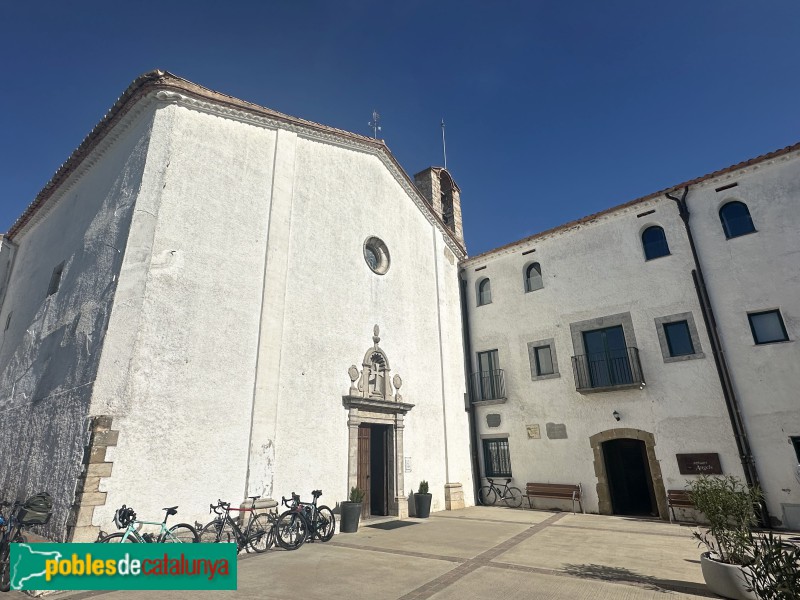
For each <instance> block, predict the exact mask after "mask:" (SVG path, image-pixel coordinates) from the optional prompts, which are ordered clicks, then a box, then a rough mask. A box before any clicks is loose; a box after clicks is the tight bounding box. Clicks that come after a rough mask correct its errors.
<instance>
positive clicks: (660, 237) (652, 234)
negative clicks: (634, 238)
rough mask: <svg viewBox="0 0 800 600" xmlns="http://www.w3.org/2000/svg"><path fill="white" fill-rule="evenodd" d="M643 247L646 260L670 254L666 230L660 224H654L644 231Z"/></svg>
mask: <svg viewBox="0 0 800 600" xmlns="http://www.w3.org/2000/svg"><path fill="white" fill-rule="evenodd" d="M642 247H643V248H644V258H645V260H653V259H654V258H660V257H661V256H669V244H667V236H666V235H664V230H663V229H662V228H661V227H659V226H658V225H652V226H651V227H648V228H647V229H645V230H644V231H643V232H642Z"/></svg>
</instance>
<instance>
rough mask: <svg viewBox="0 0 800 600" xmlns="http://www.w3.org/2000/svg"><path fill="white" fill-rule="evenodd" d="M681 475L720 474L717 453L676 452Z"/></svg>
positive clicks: (720, 466)
mask: <svg viewBox="0 0 800 600" xmlns="http://www.w3.org/2000/svg"><path fill="white" fill-rule="evenodd" d="M675 456H676V457H677V459H678V469H679V470H680V472H681V475H722V465H720V462H719V454H716V453H709V454H676V455H675Z"/></svg>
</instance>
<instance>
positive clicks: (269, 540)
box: [200, 496, 275, 552]
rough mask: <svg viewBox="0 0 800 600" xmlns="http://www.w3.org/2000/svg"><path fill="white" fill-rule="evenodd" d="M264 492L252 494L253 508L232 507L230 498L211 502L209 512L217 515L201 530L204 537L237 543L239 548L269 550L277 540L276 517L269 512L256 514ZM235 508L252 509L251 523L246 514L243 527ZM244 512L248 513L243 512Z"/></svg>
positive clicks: (203, 538)
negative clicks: (245, 522) (234, 515)
mask: <svg viewBox="0 0 800 600" xmlns="http://www.w3.org/2000/svg"><path fill="white" fill-rule="evenodd" d="M260 497H261V496H248V498H250V500H251V502H252V503H251V505H250V508H231V505H230V503H229V502H223V501H222V500H219V501H218V502H217V504H216V506H215V505H213V504H209V509H208V510H209V512H213V513H215V514H216V515H217V518H216V519H214V520H213V521H211V522H210V523H208V524H207V525H206V526H205V527H203V530H202V531H201V532H200V541H201V542H205V543H209V544H219V543H220V542H222V543H235V544H236V548H237V549H238V551H239V552H241V551H242V550H246V551H247V552H250V550H252V551H253V552H266V551H267V550H269V549H270V548H271V547H272V546H273V545H274V543H275V517H273V516H272V515H271V514H269V513H268V512H267V513H258V514H256V500H258V499H259V498H260ZM231 511H235V512H240V513H247V512H249V513H250V519H248V521H247V525H245V524H244V519H243V518H242V527H241V528H239V525H237V523H236V520H235V519H233V518H231ZM242 516H244V515H242Z"/></svg>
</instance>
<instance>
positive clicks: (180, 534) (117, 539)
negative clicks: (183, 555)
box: [97, 504, 200, 544]
mask: <svg viewBox="0 0 800 600" xmlns="http://www.w3.org/2000/svg"><path fill="white" fill-rule="evenodd" d="M177 509H178V507H177V506H171V507H170V508H163V509H162V510H164V511H165V514H164V520H163V521H161V522H160V523H159V522H157V521H138V520H137V519H136V513H135V512H134V511H133V509H132V508H130V507H127V506H125V505H124V504H123V505H122V508H119V509H117V510H116V511H114V519H113V521H114V525H116V526H117V529H124V530H125V531H118V532H116V533H111V534H109V535H106V536H103V532H102V531H101V532H100V533H99V534H98V539H97V543H98V544H124V543H132V544H136V543H139V544H151V543H156V544H181V543H182V544H195V543H197V542H199V541H200V537H199V536H198V535H197V530H196V529H195V528H194V527H192V526H191V525H189V524H188V523H178V524H177V525H173V526H172V527H170V528H169V529H167V519H168V518H169V517H170V516H171V515H177V514H178V510H177ZM142 525H158V526H159V527H160V531H159V533H158V537H155V535H154V534H152V533H140V531H139V530H140V529H141V526H142Z"/></svg>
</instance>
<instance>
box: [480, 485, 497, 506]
mask: <svg viewBox="0 0 800 600" xmlns="http://www.w3.org/2000/svg"><path fill="white" fill-rule="evenodd" d="M478 502H480V503H481V504H483V505H484V506H494V503H495V502H497V492H495V491H494V488H493V487H492V486H489V485H485V486H483V487H482V488H481V489H480V491H479V492H478Z"/></svg>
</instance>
